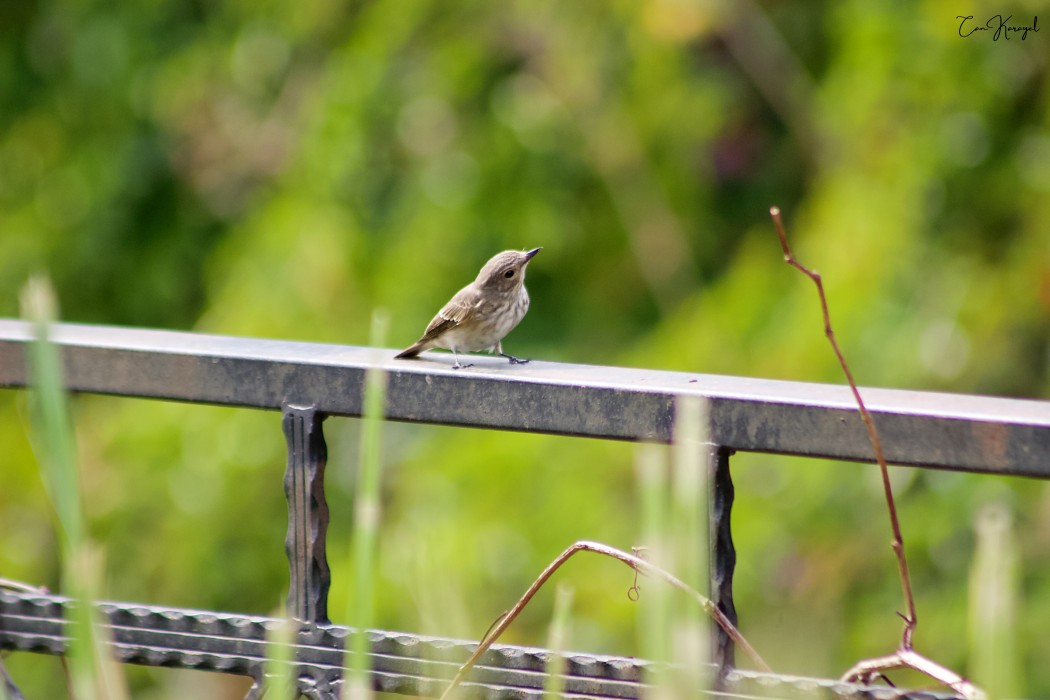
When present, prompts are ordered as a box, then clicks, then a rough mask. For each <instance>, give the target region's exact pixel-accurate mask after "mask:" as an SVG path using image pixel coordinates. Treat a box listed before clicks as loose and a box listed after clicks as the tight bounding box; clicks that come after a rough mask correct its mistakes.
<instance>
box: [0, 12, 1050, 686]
mask: <svg viewBox="0 0 1050 700" xmlns="http://www.w3.org/2000/svg"><path fill="white" fill-rule="evenodd" d="M1047 9H1048V6H1047V5H1046V3H1044V2H1035V1H1032V0H1008V1H1007V2H1003V3H997V4H995V3H978V2H966V1H965V0H953V1H951V2H949V1H946V0H917V1H916V2H910V3H873V2H868V1H866V0H844V1H842V2H802V1H799V0H763V1H761V2H759V1H755V0H750V1H747V2H732V3H730V2H715V1H702V0H697V1H695V2H694V1H689V0H637V1H634V2H626V1H615V2H600V3H599V2H558V1H555V0H537V1H535V2H499V3H487V2H476V1H470V0H463V1H460V2H455V3H450V2H432V1H429V0H419V1H418V2H414V3H398V2H390V1H389V0H372V1H370V2H339V1H336V0H317V1H314V2H301V3H290V2H273V1H267V0H252V1H251V2H248V1H246V0H230V1H227V2H211V1H208V2H205V1H203V0H179V1H174V0H151V1H149V2H146V1H138V2H124V3H102V2H95V1H92V0H79V1H73V0H61V1H56V2H52V1H48V0H37V1H33V2H10V1H9V2H3V3H0V315H3V316H17V315H18V301H17V299H18V290H19V289H20V287H21V286H22V285H23V284H24V282H25V280H26V278H27V276H28V275H30V274H31V273H33V272H36V271H46V272H47V273H48V274H49V275H50V276H51V277H52V279H53V280H54V283H55V285H56V286H57V289H58V293H59V297H60V300H61V304H62V315H63V317H64V318H65V319H67V320H71V321H78V322H88V323H105V324H118V325H130V326H145V327H156V328H171V329H187V330H196V331H203V332H210V333H221V334H232V335H249V336H258V337H266V338H288V339H295V340H308V341H324V342H335V343H347V344H366V343H367V338H368V326H369V318H370V316H371V314H372V311H373V310H374V309H376V308H380V307H381V308H384V309H386V310H387V311H388V312H389V313H390V315H391V319H392V320H391V331H390V338H389V344H390V345H391V346H404V345H407V344H408V343H410V342H411V341H412V340H414V339H415V338H416V337H417V336H418V334H419V332H420V331H421V330H422V328H423V327H424V326H425V324H426V323H427V322H428V321H429V319H430V318H431V316H432V314H433V313H434V312H435V311H436V310H437V308H438V307H439V306H440V305H441V304H442V303H444V301H445V300H446V299H447V298H448V297H449V296H450V295H451V294H452V293H453V292H454V291H455V290H457V289H458V288H459V287H460V286H461V285H463V284H465V283H466V282H467V281H469V280H470V279H472V277H473V275H474V274H475V273H476V271H477V269H478V268H479V267H480V265H481V264H482V263H483V262H484V261H485V260H486V259H487V258H488V257H489V256H491V255H492V254H493V253H495V252H497V251H499V250H502V249H506V248H517V249H523V248H531V247H534V246H543V247H544V250H543V253H542V254H541V255H540V256H539V257H537V258H536V260H535V261H534V262H533V264H532V265H531V266H530V268H529V278H528V282H529V289H530V292H531V294H532V299H533V305H532V310H531V312H530V314H529V316H528V317H527V318H526V319H525V321H524V322H523V323H522V324H521V326H520V327H519V328H518V329H517V330H515V331H514V332H513V334H512V335H511V336H510V337H509V338H508V339H507V343H506V346H507V349H508V351H510V352H512V353H514V354H517V355H521V356H524V357H532V358H541V359H544V360H557V361H565V362H578V363H600V364H616V365H624V366H638V367H654V368H664V369H673V370H688V371H696V372H710V373H728V374H738V375H747V376H757V377H773V378H787V379H797V380H811V381H830V382H839V381H841V380H840V375H839V372H838V368H837V366H836V364H835V360H834V357H833V355H832V354H831V352H830V351H829V349H828V347H827V345H826V341H825V339H824V337H823V335H822V332H821V326H820V318H819V308H818V305H817V303H816V299H815V297H814V295H813V290H812V288H811V286H810V285H809V283H808V281H806V280H805V279H804V278H802V277H800V276H799V275H798V274H797V273H796V272H794V271H792V270H790V269H789V268H788V267H787V266H785V265H784V264H783V262H782V261H781V256H780V250H779V247H778V244H777V241H776V238H775V236H774V233H773V229H772V227H771V225H770V222H769V218H768V214H767V211H768V207H769V205H770V204H774V203H775V204H779V205H780V206H781V207H782V208H783V210H784V212H785V216H786V221H787V224H788V227H789V230H790V233H791V236H792V238H793V240H794V241H795V245H796V252H797V253H798V255H799V256H800V257H801V259H802V260H804V261H805V262H807V263H808V264H810V265H811V266H813V267H815V268H817V269H819V270H820V271H821V272H822V273H824V276H825V282H826V285H827V288H828V293H829V295H830V299H831V307H832V312H833V314H834V316H835V319H836V322H837V333H838V337H839V339H840V342H841V343H842V346H843V348H844V350H845V352H846V354H847V356H848V357H849V359H850V361H851V363H852V366H853V369H854V371H855V373H856V375H857V376H858V378H859V381H860V382H861V383H862V384H867V385H877V386H893V387H901V388H909V389H933V390H947V391H959V392H976V393H984V394H996V395H1006V396H1019V397H1032V398H1044V399H1046V398H1050V376H1048V373H1050V369H1048V368H1050V207H1048V206H1047V204H1048V201H1050V71H1048V62H1050V34H1047V33H1046V30H1045V29H1043V28H1042V27H1041V28H1040V32H1039V33H1030V34H1029V35H1028V37H1027V38H1026V39H1025V40H1023V41H1022V40H1020V38H1019V35H1017V34H1014V35H1011V37H1010V38H1009V39H1006V38H1000V39H999V40H998V41H995V40H993V38H992V37H991V36H989V34H990V32H984V33H979V34H977V35H974V36H971V37H967V38H963V37H961V36H960V34H959V20H958V19H957V18H956V17H957V16H958V15H971V14H972V15H975V17H976V21H977V22H983V20H984V19H985V18H987V17H990V16H992V15H994V14H997V13H999V12H1003V13H1004V14H1009V13H1012V14H1013V15H1014V18H1015V23H1016V24H1021V23H1024V24H1029V23H1030V21H1031V18H1032V16H1033V15H1039V14H1040V13H1046V10H1047ZM1040 19H1041V20H1042V22H1043V23H1045V22H1046V21H1047V19H1050V13H1046V15H1044V16H1042V17H1040ZM74 410H75V419H76V428H77V437H78V441H79V455H80V462H81V464H80V466H81V470H82V473H83V491H84V497H85V500H86V503H87V508H88V512H89V515H90V519H91V524H92V532H93V534H94V536H95V537H96V538H97V539H98V540H99V541H100V542H102V543H103V545H104V547H105V550H106V553H107V560H108V564H107V589H106V595H107V596H108V597H110V598H113V599H121V600H129V601H138V602H144V603H158V604H160V603H163V604H173V605H183V606H190V607H201V608H211V609H219V610H230V611H244V612H250V613H260V614H266V613H270V612H272V611H274V610H275V609H276V608H277V606H278V605H279V604H280V602H281V601H282V599H283V597H284V591H285V589H286V586H287V571H286V567H285V563H284V554H283V537H284V530H285V527H286V513H285V507H284V503H283V498H284V497H283V492H282V486H281V484H282V473H283V468H284V455H285V448H284V444H283V439H282V435H281V431H280V417H279V416H278V415H276V414H270V413H263V412H253V411H246V410H241V411H238V410H230V409H221V408H214V407H201V406H184V405H173V404H164V403H157V402H148V401H137V400H126V399H115V398H104V397H79V398H77V399H76V400H75V404H74ZM26 416H27V411H26V408H25V399H24V396H23V395H22V394H21V393H20V392H13V391H5V392H0V436H2V437H0V444H2V445H3V451H4V460H3V468H2V469H0V576H4V577H8V578H14V579H20V580H23V581H26V582H30V583H34V584H38V585H46V586H50V587H53V588H54V587H56V586H57V585H58V576H57V554H56V547H55V538H54V534H53V532H52V526H51V521H50V516H49V512H48V508H47V506H46V501H45V496H44V492H43V487H42V485H41V480H40V476H39V474H38V472H37V468H36V461H35V459H34V456H33V454H32V452H31V450H30V447H29V443H28V439H27V436H26V430H27V418H26ZM357 429H358V428H357V425H356V422H355V421H352V420H346V419H342V420H339V419H332V420H329V421H328V422H327V423H326V431H327V434H328V436H329V440H330V443H331V458H330V462H329V483H330V491H329V501H330V505H331V508H332V518H333V526H332V527H333V531H332V534H331V537H330V540H329V558H330V561H331V564H332V568H333V574H334V580H335V585H334V587H333V600H332V606H331V607H332V611H333V617H334V618H335V619H336V621H339V620H340V611H341V610H343V609H344V608H345V605H346V602H345V601H346V597H347V595H346V590H345V581H346V579H347V578H348V576H347V573H348V561H349V551H348V549H349V522H350V503H351V497H352V493H351V490H352V488H351V487H352V484H353V473H354V470H355V468H356V463H357V441H356V431H357ZM385 442H386V450H385V460H384V462H385V476H384V502H383V505H384V514H383V518H384V522H383V527H382V540H381V551H380V555H379V573H380V577H381V594H380V595H381V600H380V601H379V615H380V624H381V625H382V626H383V627H386V628H390V629H400V630H411V631H422V632H427V633H436V634H445V635H452V636H461V637H465V638H475V639H476V638H479V637H480V636H481V635H482V634H483V633H484V631H485V630H486V628H487V627H488V625H489V623H490V622H491V620H492V619H493V618H494V617H495V616H496V615H498V614H499V613H500V612H502V611H503V610H505V609H506V608H507V607H508V606H509V605H510V603H511V601H512V600H514V599H515V598H516V597H517V596H518V595H519V594H520V592H521V591H523V590H524V588H525V587H526V585H527V584H528V583H529V582H530V581H531V580H532V578H533V577H534V576H535V575H536V574H537V573H538V572H539V570H540V569H541V568H542V567H543V566H544V565H545V564H546V563H547V562H548V561H549V560H550V559H551V558H552V557H554V556H555V555H556V554H557V553H558V552H560V551H561V550H562V549H563V548H564V547H565V546H567V545H568V544H570V543H571V542H572V541H574V540H577V539H583V538H587V539H597V540H601V541H604V542H606V543H609V544H612V545H617V546H620V547H624V548H629V547H630V546H631V545H633V544H638V537H639V529H640V525H639V522H638V504H637V502H636V491H637V489H636V483H635V474H634V463H635V461H636V448H635V447H634V446H632V445H628V444H620V443H605V442H599V441H582V440H571V439H568V438H555V437H545V436H528V435H507V434H502V433H493V432H484V431H473V430H464V429H445V428H434V427H425V426H408V425H389V426H387V427H386V429H385ZM734 465H735V467H734V477H735V479H736V483H737V505H736V509H735V512H734V528H735V534H736V539H737V546H738V550H739V554H740V560H739V565H738V569H737V578H736V594H737V605H738V608H739V610H740V614H741V621H742V628H743V631H744V633H745V634H746V635H748V636H749V637H750V638H751V640H752V641H753V643H754V644H755V645H756V646H757V647H758V648H759V649H760V650H761V651H762V653H763V654H764V655H765V656H766V658H767V659H768V660H769V661H770V662H771V664H772V665H773V666H774V667H775V668H776V669H778V670H780V671H782V672H787V673H795V674H815V675H821V676H837V675H839V674H840V673H841V672H842V671H844V670H845V669H846V668H847V667H848V666H849V665H851V664H852V662H853V661H855V660H857V659H858V658H860V657H863V656H866V655H874V654H882V653H888V652H889V651H891V650H892V649H893V648H894V647H895V645H896V643H897V641H898V635H899V629H900V621H899V619H898V618H897V617H896V615H895V611H896V610H897V609H898V608H899V607H900V602H899V598H900V596H899V584H898V581H897V576H896V570H895V564H894V561H893V559H892V556H891V552H890V549H889V547H888V542H889V529H888V524H887V520H886V516H885V511H884V505H883V501H882V498H881V493H880V486H879V480H878V474H877V470H876V469H875V468H874V467H869V466H860V465H853V464H839V463H832V462H822V461H813V460H795V459H787V458H780V457H774V456H763V455H751V456H747V455H742V456H739V457H737V458H735V459H734ZM894 479H895V481H896V485H897V488H898V493H899V499H900V508H901V518H902V522H903V527H904V533H905V539H906V543H907V551H908V553H909V555H910V556H911V564H912V567H913V571H914V578H915V586H916V591H917V595H918V598H919V601H918V602H919V606H920V608H919V612H920V617H921V622H920V626H919V629H918V633H917V637H916V643H917V646H918V648H919V649H920V651H923V652H925V653H927V654H928V655H929V656H931V657H933V658H935V659H937V660H939V661H941V662H943V663H945V664H948V665H950V666H953V667H954V668H956V669H957V670H959V671H961V672H964V673H966V672H968V669H970V666H971V664H972V655H971V653H970V651H969V648H970V639H969V637H970V635H971V627H970V622H969V619H968V613H967V609H968V608H967V600H968V595H969V593H968V591H969V590H970V587H969V576H970V567H971V565H972V562H973V559H974V544H975V535H974V532H975V530H974V524H975V522H977V521H978V520H980V519H981V518H982V517H991V516H988V514H992V515H993V516H994V517H997V518H999V520H998V522H1007V523H1008V524H1009V525H1010V530H1009V531H1010V532H1011V533H1012V537H1013V541H1014V546H1016V551H1017V553H1018V555H1019V556H1018V560H1019V562H1020V563H1019V577H1018V579H1017V591H1016V592H1017V602H1018V605H1019V606H1020V609H1021V610H1022V614H1021V615H1020V616H1019V618H1018V620H1017V624H1016V627H1015V628H1014V631H1015V642H1016V645H1017V646H1016V654H1015V655H1014V656H1013V660H1014V663H1016V666H1017V669H1018V677H1019V678H1020V687H1019V688H1018V691H1017V692H1019V693H1027V694H1030V695H1032V696H1042V697H1046V696H1047V695H1050V665H1047V664H1046V663H1045V660H1046V658H1047V657H1048V656H1050V640H1048V638H1047V635H1046V634H1045V630H1046V624H1047V620H1050V587H1048V586H1047V585H1046V582H1047V580H1048V577H1050V486H1048V485H1047V484H1044V483H1041V482H1038V481H1030V480H1006V479H999V478H992V477H982V476H971V475H961V474H955V473H950V472H929V473H920V472H918V471H911V470H895V471H894ZM982 514H984V515H982ZM1004 516H1005V520H1004ZM562 576H563V577H564V579H565V580H567V581H568V582H569V583H571V585H572V586H573V587H574V588H575V590H576V599H575V600H576V603H575V609H574V615H575V622H574V625H573V630H572V639H573V646H574V647H576V648H580V649H585V650H589V651H595V652H607V653H616V654H632V653H636V650H637V641H636V639H637V634H636V612H635V608H634V607H633V604H632V603H630V602H629V601H628V600H627V599H626V595H625V591H626V588H627V586H628V585H629V580H628V578H627V576H626V574H625V571H624V570H623V569H622V566H621V565H618V564H616V563H615V562H602V561H584V560H581V561H579V562H576V563H573V564H572V565H571V566H570V567H568V568H567V569H566V570H565V572H564V574H562ZM552 599H553V595H552V594H550V593H549V594H547V595H545V596H540V597H539V598H537V599H536V601H535V602H534V603H533V605H532V608H531V610H530V611H529V612H528V613H527V614H526V615H525V617H524V618H523V619H522V620H521V621H520V622H519V623H518V624H517V625H516V626H515V627H513V628H512V629H511V632H510V635H509V637H508V640H509V641H513V642H518V643H525V644H542V643H543V640H544V635H545V628H546V625H547V622H548V620H549V614H550V606H551V601H552ZM6 663H7V664H8V666H9V667H10V669H11V671H12V672H13V674H14V675H15V677H16V679H17V680H18V681H19V683H20V684H21V685H22V686H23V690H24V691H25V692H26V693H27V695H28V696H29V697H37V698H39V697H49V698H55V697H64V693H65V687H64V684H63V682H62V680H61V674H60V673H59V670H58V669H59V666H58V663H57V661H55V660H54V659H50V658H47V657H40V656H35V655H25V654H20V655H15V656H13V657H10V658H9V659H7V660H6ZM128 678H129V682H130V683H131V686H132V689H133V694H134V696H135V697H136V698H177V697H214V698H225V697H231V698H232V697H242V696H243V693H244V690H245V688H246V684H245V683H244V682H242V681H241V680H238V679H233V680H231V679H226V678H222V677H219V676H213V675H211V674H201V673H193V672H178V671H171V670H148V669H134V668H129V669H128Z"/></svg>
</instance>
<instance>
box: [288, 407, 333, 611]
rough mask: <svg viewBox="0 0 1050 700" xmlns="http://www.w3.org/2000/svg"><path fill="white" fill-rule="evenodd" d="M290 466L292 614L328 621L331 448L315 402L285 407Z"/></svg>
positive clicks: (289, 547)
mask: <svg viewBox="0 0 1050 700" xmlns="http://www.w3.org/2000/svg"><path fill="white" fill-rule="evenodd" d="M282 418H283V419H282V423H283V427H284V436H285V439H286V440H287V441H288V467H287V470H286V471H285V475H284V492H285V495H286V496H287V497H288V536H287V537H286V538H285V541H284V547H285V551H286V552H287V554H288V563H289V566H290V568H291V576H290V583H289V586H288V614H289V615H291V616H292V617H295V618H296V619H299V620H302V621H304V622H316V623H319V624H327V623H328V589H329V587H330V586H331V581H332V576H331V572H330V571H329V569H328V559H327V557H326V554H325V540H326V537H327V535H328V502H327V500H326V499H325V495H324V469H325V463H326V462H327V459H328V449H327V447H326V445H325V441H324V432H323V430H322V427H321V423H322V421H323V420H324V417H323V416H321V415H320V414H318V412H317V411H316V410H315V409H314V407H313V406H305V407H304V406H292V405H288V406H285V407H284V415H283V417H282Z"/></svg>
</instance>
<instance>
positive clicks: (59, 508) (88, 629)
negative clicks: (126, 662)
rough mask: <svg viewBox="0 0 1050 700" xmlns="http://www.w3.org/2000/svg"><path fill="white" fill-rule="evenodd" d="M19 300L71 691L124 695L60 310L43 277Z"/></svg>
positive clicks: (81, 695) (81, 699)
mask: <svg viewBox="0 0 1050 700" xmlns="http://www.w3.org/2000/svg"><path fill="white" fill-rule="evenodd" d="M21 305H22V315H23V316H24V317H25V318H26V319H27V320H28V321H30V323H31V324H32V327H33V332H34V336H35V340H34V342H33V343H31V344H30V345H29V350H28V356H27V361H28V364H29V376H30V382H31V389H30V390H29V402H30V415H31V437H32V443H33V448H34V450H35V451H36V454H37V457H38V459H39V461H40V471H41V475H42V477H43V481H44V486H45V489H46V491H47V494H48V497H49V499H50V501H51V504H52V507H53V509H54V514H55V518H56V520H57V528H56V529H57V531H58V538H59V545H60V546H59V549H60V553H61V560H62V561H61V566H62V583H61V588H62V590H63V592H64V593H66V594H67V595H69V596H70V597H72V598H73V600H74V601H75V604H74V606H73V609H72V614H71V617H70V646H69V658H70V664H71V668H72V670H71V676H72V684H73V688H72V693H73V695H74V696H75V697H76V698H77V699H78V700H94V699H99V700H101V699H106V700H109V699H114V700H121V699H123V698H126V697H127V690H126V688H125V686H124V681H123V677H122V676H121V674H120V673H119V671H118V670H117V666H116V663H115V661H114V660H113V659H112V658H111V657H110V656H109V654H108V648H107V641H108V640H107V638H106V637H107V635H106V633H105V631H104V630H103V628H102V627H101V625H100V623H99V620H98V613H97V611H96V610H95V608H94V601H95V600H96V599H97V598H98V593H99V591H100V589H101V581H102V569H103V566H102V554H101V551H100V550H99V549H98V548H97V547H95V546H94V544H93V543H92V542H91V540H90V539H89V537H88V535H87V528H86V525H85V519H84V513H83V508H82V505H81V500H80V485H79V479H78V474H77V464H76V447H75V441H74V437H73V430H72V423H71V420H70V415H69V404H68V400H67V397H66V394H65V390H64V388H63V379H62V367H61V363H60V359H59V355H58V350H57V348H56V347H55V345H54V344H53V343H52V342H51V341H50V337H49V333H50V328H51V325H52V324H53V323H54V320H55V317H56V316H57V302H56V301H55V294H54V291H53V289H52V287H51V284H50V282H48V281H47V280H46V279H45V278H42V277H34V278H31V279H30V280H29V281H28V282H27V283H26V285H25V287H24V288H23V290H22V294H21Z"/></svg>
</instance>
